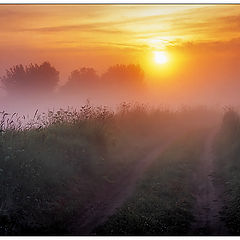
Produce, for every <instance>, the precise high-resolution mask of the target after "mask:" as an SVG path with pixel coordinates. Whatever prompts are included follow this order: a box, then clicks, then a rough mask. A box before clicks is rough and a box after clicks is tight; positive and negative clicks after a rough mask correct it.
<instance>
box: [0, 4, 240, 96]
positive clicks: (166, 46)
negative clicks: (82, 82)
mask: <svg viewBox="0 0 240 240" xmlns="http://www.w3.org/2000/svg"><path fill="white" fill-rule="evenodd" d="M0 22H1V28H0V53H1V54H0V76H1V75H3V74H4V73H5V70H6V69H8V68H9V67H11V66H13V65H16V64H20V63H22V64H29V63H31V62H33V63H41V62H43V61H46V60H47V61H49V62H50V63H51V64H52V65H53V66H55V67H56V69H58V70H59V71H60V79H61V84H64V82H65V81H66V80H67V77H68V76H69V74H70V73H71V71H73V70H74V69H77V68H80V67H83V66H86V67H94V68H95V69H96V70H97V72H98V73H102V72H104V71H106V69H107V68H108V67H109V66H110V65H114V64H130V63H138V64H140V65H141V66H142V68H143V69H144V71H145V75H146V79H148V83H149V85H151V86H154V87H155V85H158V86H159V87H161V89H164V91H163V92H164V94H165V95H166V96H167V93H169V92H171V94H174V96H175V97H176V99H177V98H178V99H179V100H181V99H184V98H185V92H186V91H188V93H189V94H188V97H189V96H190V95H191V94H192V95H193V96H194V95H195V94H196V91H198V92H201V93H204V92H208V93H209V94H208V98H209V97H210V98H211V94H212V96H214V97H215V95H216V93H215V92H216V91H217V94H218V95H219V96H218V97H220V96H221V94H222V93H223V92H224V93H226V94H227V95H226V96H229V97H230V98H231V97H232V98H233V97H235V95H236V96H237V94H238V93H237V92H234V90H236V89H237V88H238V87H240V84H239V83H238V78H239V71H240V70H238V69H240V66H239V62H240V57H239V56H238V55H239V54H238V53H239V50H240V31H239V30H240V6H239V5H1V6H0ZM156 51H161V52H162V51H164V53H165V54H166V55H167V57H168V62H167V63H166V64H162V65H159V64H157V63H156V61H155V60H154V52H156ZM229 82H231V84H229ZM179 89H182V90H183V89H184V91H181V92H180V91H179ZM156 94H158V93H156ZM164 94H163V95H164ZM201 96H202V98H203V99H204V98H205V96H204V95H201Z"/></svg>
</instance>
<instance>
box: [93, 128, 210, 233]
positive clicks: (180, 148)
mask: <svg viewBox="0 0 240 240" xmlns="http://www.w3.org/2000/svg"><path fill="white" fill-rule="evenodd" d="M205 133H206V132H205V131H195V132H194V133H193V132H191V133H189V134H187V135H186V136H185V137H183V138H181V139H179V140H178V141H176V142H175V143H174V144H173V145H171V146H170V147H169V149H168V150H167V151H166V152H165V153H164V154H163V155H162V156H161V157H159V159H158V160H157V161H156V162H155V163H154V165H153V166H152V167H151V169H149V171H147V172H146V174H145V176H144V178H143V179H141V180H140V181H139V183H138V186H137V188H136V190H135V192H134V194H133V195H132V197H131V198H130V199H128V200H127V202H126V203H125V204H124V206H123V207H121V208H120V209H119V210H118V211H117V213H116V214H115V215H113V216H111V217H110V218H109V220H108V221H107V222H106V223H105V224H104V225H102V226H99V227H98V228H97V229H96V230H95V232H96V234H97V235H186V234H187V233H188V230H189V227H190V224H191V222H192V221H193V220H194V219H193V216H192V207H193V204H194V198H193V197H192V195H191V192H192V187H193V185H192V181H191V177H192V172H193V171H194V168H195V167H196V163H197V161H198V160H199V157H200V156H201V152H202V148H203V142H204V136H205Z"/></svg>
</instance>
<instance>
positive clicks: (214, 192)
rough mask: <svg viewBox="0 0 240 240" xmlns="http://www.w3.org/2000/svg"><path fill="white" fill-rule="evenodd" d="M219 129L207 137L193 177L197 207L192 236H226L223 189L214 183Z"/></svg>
mask: <svg viewBox="0 0 240 240" xmlns="http://www.w3.org/2000/svg"><path fill="white" fill-rule="evenodd" d="M216 133H217V129H214V130H212V131H211V132H210V133H209V135H208V136H207V139H206V142H205V147H204V151H203V153H202V157H201V159H200V162H199V165H198V168H197V170H196V172H195V173H194V175H193V182H194V185H195V191H194V194H193V195H194V197H195V199H196V205H195V208H194V212H193V215H194V217H195V222H194V223H193V224H192V226H191V229H190V235H226V234H227V229H226V227H225V225H224V222H223V221H222V220H221V214H220V212H221V210H222V207H223V202H222V198H221V193H222V192H223V189H222V188H223V187H222V186H221V185H219V184H218V185H217V184H216V183H214V171H215V166H214V155H213V152H212V145H213V141H214V138H215V136H216Z"/></svg>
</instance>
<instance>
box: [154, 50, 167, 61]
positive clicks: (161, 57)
mask: <svg viewBox="0 0 240 240" xmlns="http://www.w3.org/2000/svg"><path fill="white" fill-rule="evenodd" d="M154 58H155V62H156V63H157V64H165V63H167V62H168V57H167V54H166V52H164V51H154Z"/></svg>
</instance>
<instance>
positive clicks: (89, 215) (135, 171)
mask: <svg viewBox="0 0 240 240" xmlns="http://www.w3.org/2000/svg"><path fill="white" fill-rule="evenodd" d="M170 142H172V141H168V142H166V143H165V144H163V145H162V146H160V147H157V148H156V149H154V151H152V152H150V153H149V154H147V155H146V156H145V157H143V158H142V159H141V160H140V161H138V162H137V163H136V164H135V165H134V166H133V167H132V168H131V169H129V171H128V172H126V173H125V174H123V176H122V177H121V179H120V180H119V181H118V182H117V183H114V184H112V187H110V188H109V189H108V191H107V192H106V193H105V197H103V198H102V199H101V200H100V201H98V202H96V203H94V204H91V205H90V206H88V208H87V209H86V210H85V212H84V214H83V215H82V216H81V218H80V219H79V223H76V224H75V225H76V228H75V229H73V230H72V233H73V235H94V233H92V231H93V230H94V229H95V228H96V227H97V226H99V225H101V224H103V223H104V222H105V221H106V220H107V219H108V217H109V216H111V215H113V214H114V213H115V212H116V210H117V208H119V207H121V206H122V204H123V203H124V201H125V200H126V199H127V198H128V197H129V196H130V195H131V193H132V192H133V191H134V188H135V185H136V183H137V180H138V179H139V178H140V177H141V176H142V175H143V173H144V171H146V169H147V168H148V167H149V166H150V165H151V164H152V163H153V162H154V160H156V159H157V158H158V157H159V156H160V155H161V153H163V151H164V150H165V149H166V148H167V147H168V146H169V144H170Z"/></svg>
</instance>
